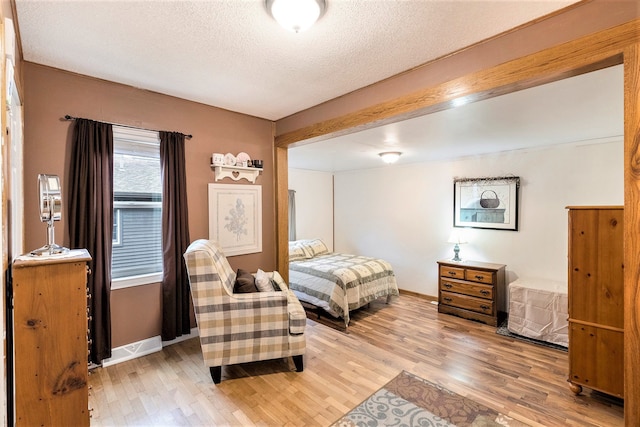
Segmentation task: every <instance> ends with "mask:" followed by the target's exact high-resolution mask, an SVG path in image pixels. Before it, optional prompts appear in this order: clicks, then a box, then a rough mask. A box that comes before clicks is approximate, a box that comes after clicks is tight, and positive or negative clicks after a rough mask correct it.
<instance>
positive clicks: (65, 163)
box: [23, 62, 275, 347]
mask: <svg viewBox="0 0 640 427" xmlns="http://www.w3.org/2000/svg"><path fill="white" fill-rule="evenodd" d="M23 72H24V76H23V77H24V88H25V90H24V108H25V110H24V111H25V130H24V149H25V153H24V158H25V165H24V174H25V228H26V236H25V238H26V240H25V243H26V249H27V250H32V249H35V248H38V247H40V246H42V245H43V244H44V243H45V242H46V227H45V224H43V223H41V222H40V220H39V218H38V214H37V193H36V190H37V187H36V178H37V175H38V173H50V174H57V175H60V177H61V180H62V184H63V188H64V190H65V193H66V191H67V189H68V180H69V176H68V173H69V163H70V146H71V145H70V144H71V134H72V132H71V131H72V125H73V122H70V121H66V120H63V119H62V118H63V117H64V116H65V115H66V114H69V115H71V116H75V117H84V118H88V119H93V120H98V121H105V122H112V123H118V124H124V125H129V126H136V127H141V128H147V129H156V130H169V131H179V132H183V133H185V134H192V135H193V138H192V139H187V143H186V163H187V193H188V194H187V198H188V203H189V231H190V235H191V240H195V239H198V238H207V237H208V233H209V232H208V207H207V184H208V183H210V182H214V181H213V172H212V170H211V168H210V166H209V165H210V163H211V153H213V152H222V153H226V152H231V153H233V154H237V153H238V152H240V151H244V152H247V153H248V154H249V155H250V156H251V157H252V158H260V159H264V173H263V174H262V175H260V177H259V178H258V180H257V181H256V184H257V185H262V192H263V193H262V200H263V216H262V223H263V236H262V239H263V240H262V245H263V251H262V253H259V254H252V255H244V256H237V257H231V258H229V261H230V263H231V265H232V267H234V268H239V267H242V268H245V269H248V270H251V271H255V270H257V269H258V268H262V269H263V270H272V269H274V268H275V195H274V188H273V181H274V180H273V149H272V144H273V137H272V123H271V122H270V121H268V120H264V119H258V118H255V117H251V116H247V115H243V114H238V113H233V112H230V111H226V110H222V109H219V108H214V107H209V106H206V105H203V104H198V103H194V102H189V101H185V100H181V99H178V98H173V97H170V96H165V95H160V94H157V93H153V92H148V91H144V90H140V89H135V88H132V87H129V86H123V85H119V84H116V83H112V82H107V81H102V80H97V79H93V78H88V77H85V76H80V75H77V74H73V73H68V72H64V71H60V70H56V69H52V68H49V67H44V66H40V65H36V64H33V63H29V62H26V63H24V64H23ZM221 182H222V181H221ZM224 183H233V182H232V181H230V180H228V179H226V180H225V181H224ZM238 183H239V184H241V183H245V184H247V182H246V181H242V182H238ZM65 193H63V198H64V195H65ZM66 202H68V199H66ZM63 209H64V210H63V219H62V221H60V222H59V223H56V228H55V229H56V242H57V243H58V244H64V245H65V246H68V244H69V236H68V230H67V223H66V215H65V214H66V203H65V207H64V208H63ZM132 313H135V314H132ZM112 319H113V321H112V326H113V337H112V339H113V346H114V347H117V346H121V345H124V344H128V343H131V342H135V341H139V340H142V339H145V338H149V337H152V336H155V335H158V334H159V333H160V286H159V285H158V284H155V285H146V286H141V287H138V288H133V289H124V290H117V291H113V293H112Z"/></svg>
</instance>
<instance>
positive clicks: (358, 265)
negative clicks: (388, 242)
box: [289, 253, 398, 325]
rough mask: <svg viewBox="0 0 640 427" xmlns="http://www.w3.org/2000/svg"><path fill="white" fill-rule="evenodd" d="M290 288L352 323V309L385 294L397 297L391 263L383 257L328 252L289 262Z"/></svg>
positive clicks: (298, 294)
mask: <svg viewBox="0 0 640 427" xmlns="http://www.w3.org/2000/svg"><path fill="white" fill-rule="evenodd" d="M289 288H290V289H291V290H293V291H294V292H295V294H296V296H297V297H298V299H299V300H301V301H305V302H308V303H310V304H313V305H316V306H319V307H321V308H323V309H324V310H326V311H327V312H328V313H330V314H331V315H333V316H334V317H342V318H343V319H344V322H345V325H348V324H349V311H351V310H355V309H357V308H359V307H362V306H363V305H366V304H368V303H369V302H371V301H373V300H375V299H378V298H380V297H384V296H397V295H398V285H397V283H396V278H395V274H394V273H393V269H392V267H391V265H390V264H389V263H388V262H387V261H385V260H382V259H377V258H370V257H364V256H358V255H350V254H340V253H329V254H325V255H317V256H315V257H313V258H310V259H305V260H300V261H292V262H290V263H289Z"/></svg>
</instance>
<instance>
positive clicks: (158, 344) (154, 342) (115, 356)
mask: <svg viewBox="0 0 640 427" xmlns="http://www.w3.org/2000/svg"><path fill="white" fill-rule="evenodd" d="M197 336H198V328H193V329H191V332H190V333H189V334H188V335H182V336H180V337H178V338H176V339H174V340H171V341H162V338H160V335H156V336H155V337H151V338H147V339H144V340H142V341H137V342H134V343H131V344H127V345H123V346H121V347H116V348H114V349H111V357H110V358H108V359H104V360H103V361H102V366H103V367H107V366H111V365H116V364H118V363H122V362H126V361H127V360H132V359H136V358H138V357H142V356H146V355H147V354H151V353H155V352H156V351H161V350H162V348H163V347H166V346H169V345H172V344H176V343H179V342H181V341H185V340H188V339H190V338H194V337H197Z"/></svg>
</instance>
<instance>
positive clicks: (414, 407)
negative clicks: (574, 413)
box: [332, 371, 527, 427]
mask: <svg viewBox="0 0 640 427" xmlns="http://www.w3.org/2000/svg"><path fill="white" fill-rule="evenodd" d="M353 426H367V427H375V426H424V427H430V426H433V427H436V426H437V427H448V426H452V427H464V426H474V427H490V426H517V427H522V426H527V424H525V423H522V422H520V421H517V420H514V419H513V418H511V417H508V416H506V415H503V414H501V413H499V412H497V411H494V410H493V409H489V408H487V407H486V406H483V405H480V404H479V403H476V402H474V401H473V400H471V399H468V398H466V397H463V396H460V395H459V394H456V393H453V392H451V391H449V390H447V389H446V388H443V387H441V386H439V385H437V384H433V383H431V382H429V381H427V380H424V379H422V378H420V377H417V376H415V375H413V374H410V373H408V372H406V371H403V372H402V373H400V375H398V376H397V377H395V378H394V379H392V380H391V381H389V383H388V384H387V385H385V386H384V387H382V388H381V389H380V390H378V391H377V392H375V393H374V394H372V395H371V396H369V398H368V399H367V400H365V401H364V402H362V403H361V404H360V405H358V406H357V407H356V408H354V409H353V410H351V411H350V412H349V413H348V414H346V415H345V416H344V417H342V418H341V419H339V420H338V421H336V422H335V423H334V424H333V425H332V427H353Z"/></svg>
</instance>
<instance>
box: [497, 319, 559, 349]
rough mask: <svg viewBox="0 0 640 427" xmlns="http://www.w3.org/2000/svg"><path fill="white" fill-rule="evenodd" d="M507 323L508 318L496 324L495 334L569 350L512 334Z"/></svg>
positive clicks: (550, 343)
mask: <svg viewBox="0 0 640 427" xmlns="http://www.w3.org/2000/svg"><path fill="white" fill-rule="evenodd" d="M508 324H509V321H508V319H505V320H503V321H502V323H501V324H500V326H498V329H496V334H498V335H502V336H505V337H510V338H515V339H517V340H520V341H525V342H528V343H531V344H537V345H542V346H544V347H549V348H555V349H556V350H562V351H569V349H568V348H567V347H565V346H562V345H560V344H554V343H552V342H546V341H540V340H536V339H533V338H529V337H525V336H522V335H518V334H514V333H513V332H511V331H510V330H509V328H508V327H507V326H508Z"/></svg>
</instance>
